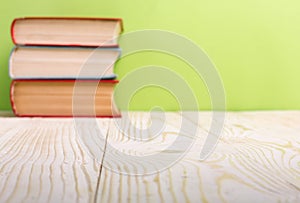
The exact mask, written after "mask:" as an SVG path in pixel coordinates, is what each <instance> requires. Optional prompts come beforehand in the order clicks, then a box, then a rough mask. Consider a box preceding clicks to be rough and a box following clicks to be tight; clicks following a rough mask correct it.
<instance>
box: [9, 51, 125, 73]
mask: <svg viewBox="0 0 300 203" xmlns="http://www.w3.org/2000/svg"><path fill="white" fill-rule="evenodd" d="M120 53H121V51H120V49H119V48H86V47H84V48H82V47H49V46H47V47H46V46H16V47H15V48H14V49H13V50H12V52H11V55H10V60H9V74H10V77H11V78H12V79H100V78H101V79H114V78H116V75H115V74H114V70H113V69H114V64H115V62H116V61H117V59H118V58H119V56H120Z"/></svg>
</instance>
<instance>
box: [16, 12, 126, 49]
mask: <svg viewBox="0 0 300 203" xmlns="http://www.w3.org/2000/svg"><path fill="white" fill-rule="evenodd" d="M122 31H123V23H122V19H120V18H63V17H27V18H17V19H15V20H14V21H13V23H12V25H11V36H12V40H13V42H14V43H15V44H16V45H43V46H47V45H48V46H88V47H117V46H118V43H117V40H118V39H117V38H118V36H119V35H120V33H121V32H122Z"/></svg>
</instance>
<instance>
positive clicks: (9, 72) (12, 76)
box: [8, 46, 17, 79]
mask: <svg viewBox="0 0 300 203" xmlns="http://www.w3.org/2000/svg"><path fill="white" fill-rule="evenodd" d="M16 49H17V46H14V47H13V48H12V50H11V51H10V54H9V61H8V74H9V77H10V78H11V79H15V76H14V75H13V74H12V60H13V57H14V56H13V54H14V52H15V50H16Z"/></svg>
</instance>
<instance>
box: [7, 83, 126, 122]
mask: <svg viewBox="0 0 300 203" xmlns="http://www.w3.org/2000/svg"><path fill="white" fill-rule="evenodd" d="M117 82H118V81H117V80H14V81H12V83H11V90H10V95H11V97H10V100H11V105H12V109H13V112H14V114H15V115H16V116H21V117H119V116H120V111H119V110H118V108H117V107H116V105H115V102H114V100H113V89H114V86H115V85H116V83H117Z"/></svg>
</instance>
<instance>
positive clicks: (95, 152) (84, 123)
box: [0, 111, 300, 203]
mask: <svg viewBox="0 0 300 203" xmlns="http://www.w3.org/2000/svg"><path fill="white" fill-rule="evenodd" d="M165 116H166V119H165V122H164V127H163V128H162V131H161V132H159V133H158V135H156V136H152V134H151V131H148V134H147V133H145V132H147V128H148V127H149V126H151V123H153V122H156V121H158V120H156V121H154V120H152V121H151V119H150V116H149V114H148V113H143V112H132V113H130V120H128V119H127V120H126V119H123V120H122V119H121V120H118V122H119V124H117V122H116V120H115V119H75V120H74V119H72V118H15V117H13V116H11V114H10V113H4V114H3V113H2V114H1V117H0V202H178V203H181V202H214V203H215V202H300V111H269V112H268V111H263V112H227V113H226V120H225V125H224V129H223V131H222V134H221V137H220V138H219V140H218V143H217V145H216V148H215V149H214V151H213V153H212V154H211V155H210V156H209V157H208V158H207V159H205V160H200V158H199V156H200V155H199V154H200V150H201V148H202V146H203V143H204V141H205V139H206V137H207V134H208V131H209V127H210V124H211V122H212V118H211V113H209V112H199V113H198V116H199V122H198V123H193V122H192V121H191V123H190V127H188V128H186V129H184V130H180V127H182V126H180V120H181V119H182V115H181V114H180V113H166V115H165ZM156 124H157V123H156ZM130 126H136V127H137V128H131V127H130ZM193 126H194V127H193ZM189 128H196V129H197V133H196V136H195V135H191V134H189V132H188V129H189ZM147 136H148V137H147ZM178 136H183V137H185V139H186V141H187V143H188V140H189V139H193V142H192V145H191V147H190V148H188V149H187V148H186V146H187V145H186V146H184V145H185V143H182V146H184V147H183V148H184V149H187V150H185V151H182V149H183V148H180V147H179V146H178V150H176V147H177V146H175V148H172V149H173V150H165V149H168V146H170V145H172V143H174V140H176V139H177V138H178ZM179 149H180V150H181V151H180V150H179ZM168 153H169V154H168ZM157 155H158V156H157ZM167 155H170V156H169V157H170V159H169V160H170V163H171V164H170V163H168V161H169V160H167V159H166V160H162V159H163V158H164V157H168V156H167ZM177 155H178V156H177ZM181 155H182V156H181ZM130 157H132V159H131V158H130ZM137 157H138V158H142V159H143V158H144V157H145V159H144V160H145V162H138V161H137V162H135V158H137ZM149 157H152V158H154V159H155V160H154V159H152V160H151V159H148V158H149ZM160 157H161V158H162V159H160ZM174 157H175V158H176V157H177V158H176V160H175V158H174ZM178 157H179V158H178ZM172 159H174V160H172ZM139 160H141V159H139ZM155 167H156V169H157V170H156V171H155V170H153V169H155Z"/></svg>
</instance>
